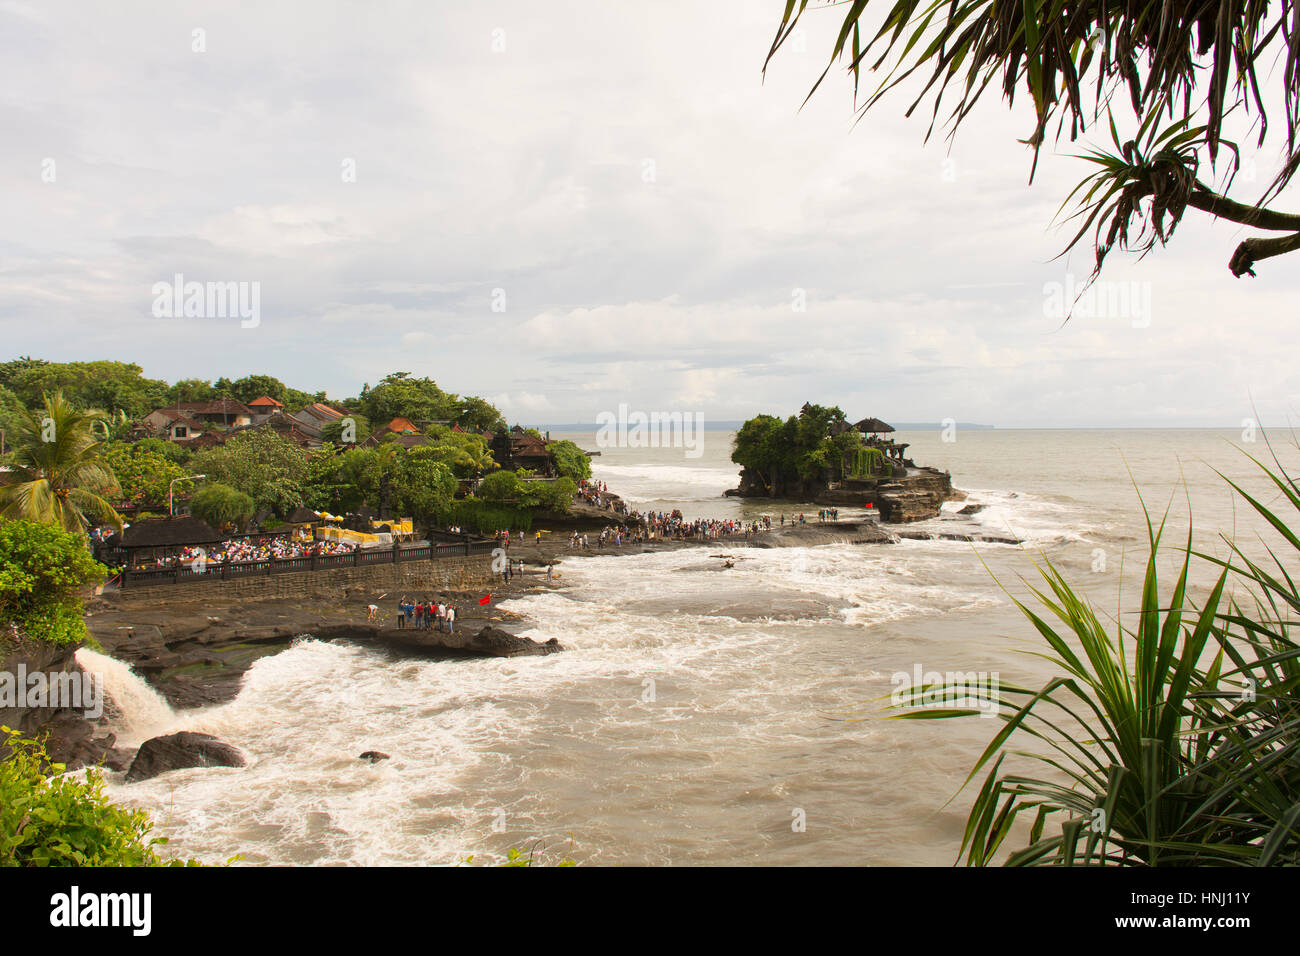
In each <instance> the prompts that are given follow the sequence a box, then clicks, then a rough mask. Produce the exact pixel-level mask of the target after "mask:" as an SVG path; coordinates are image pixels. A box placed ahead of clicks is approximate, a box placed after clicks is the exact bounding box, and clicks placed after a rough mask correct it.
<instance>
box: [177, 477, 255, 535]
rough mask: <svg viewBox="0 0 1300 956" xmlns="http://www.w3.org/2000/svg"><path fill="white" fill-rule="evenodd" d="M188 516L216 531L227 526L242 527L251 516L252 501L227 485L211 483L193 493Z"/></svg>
mask: <svg viewBox="0 0 1300 956" xmlns="http://www.w3.org/2000/svg"><path fill="white" fill-rule="evenodd" d="M190 514H192V515H194V517H196V518H199V519H201V520H203V521H206V522H207V523H208V524H209V525H211V526H212V527H213V528H216V529H218V530H220V529H221V528H222V527H223V526H225V525H227V524H233V525H242V524H243V523H244V522H246V521H247V520H248V519H249V518H251V517H252V516H253V499H252V498H251V497H249V496H248V495H246V494H244V493H243V492H242V491H236V490H235V489H234V488H231V487H230V486H229V485H223V484H220V483H217V482H213V483H212V484H209V485H204V486H203V487H202V488H200V489H199V490H198V491H196V492H194V497H193V498H191V499H190Z"/></svg>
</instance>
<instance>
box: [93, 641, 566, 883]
mask: <svg viewBox="0 0 1300 956" xmlns="http://www.w3.org/2000/svg"><path fill="white" fill-rule="evenodd" d="M548 659H549V658H529V659H527V660H529V661H532V662H538V663H544V662H545V661H546V660H548ZM479 663H480V662H477V661H467V662H463V663H461V662H456V663H449V662H445V661H419V662H394V661H393V660H392V659H391V658H389V657H388V656H387V655H384V654H379V653H376V652H374V651H371V650H368V649H366V648H362V647H357V646H348V645H336V644H327V643H322V642H318V641H312V640H305V641H300V642H298V643H296V644H295V645H294V646H293V647H291V648H289V649H288V650H286V651H283V652H281V653H280V654H278V655H275V656H272V657H266V658H263V659H261V660H259V661H257V662H256V663H255V664H254V665H253V667H252V668H251V669H250V670H249V672H248V675H247V676H246V678H245V682H244V685H243V687H242V689H241V692H240V695H239V697H237V698H236V699H235V700H233V701H231V702H229V703H227V704H223V705H220V706H217V707H213V708H208V709H206V710H204V711H200V712H196V713H194V714H193V715H191V716H190V717H189V718H188V719H186V720H182V721H181V722H180V725H179V726H180V728H181V729H187V730H195V731H200V732H204V733H211V734H213V735H215V736H217V737H219V738H221V739H222V740H224V741H226V742H228V743H231V744H233V745H235V746H238V747H240V748H241V749H242V750H244V751H245V752H246V753H247V754H248V756H249V757H250V761H249V766H247V767H244V768H202V769H195V770H182V771H174V772H171V773H168V774H164V775H162V776H160V777H157V778H154V779H153V780H149V781H143V782H140V783H136V784H130V785H127V786H121V787H120V788H118V789H117V791H116V792H115V794H114V796H115V799H121V800H123V801H126V802H129V803H131V804H133V805H135V806H143V807H145V808H147V809H150V810H151V811H153V812H154V814H155V815H156V817H157V819H159V820H160V823H161V826H162V829H163V831H164V832H165V833H166V834H167V835H168V836H169V837H171V838H172V846H171V847H169V851H170V852H175V853H181V854H186V855H195V856H199V857H200V858H202V859H205V860H216V859H224V858H226V857H227V856H229V855H230V854H231V853H232V852H235V851H239V852H243V853H244V854H245V856H246V861H247V862H249V863H272V864H275V863H302V862H313V863H320V864H332V863H346V864H360V865H367V864H378V863H450V862H454V861H455V860H456V858H457V856H456V854H457V851H458V850H462V849H464V848H465V847H466V846H469V845H472V844H470V843H468V842H467V841H466V838H465V835H464V834H465V830H464V825H467V824H468V823H471V822H473V821H472V820H471V817H472V816H473V815H474V808H473V807H472V806H470V805H468V804H467V803H466V801H465V799H464V796H465V795H464V794H463V793H462V791H461V789H460V788H459V787H458V785H457V780H458V779H459V778H460V777H461V776H462V775H463V774H464V773H465V772H467V771H468V770H470V769H472V768H474V767H476V766H478V765H480V764H482V763H483V762H484V761H485V760H486V759H490V755H491V753H492V752H493V750H494V749H495V748H496V746H497V745H498V744H499V743H500V742H501V740H502V738H503V735H511V734H514V733H519V732H522V731H523V730H524V727H523V726H522V725H521V723H520V721H519V719H518V715H517V714H515V713H512V712H511V709H509V708H507V707H505V706H504V705H503V704H502V703H501V702H500V698H502V697H503V690H502V688H509V687H510V686H511V683H512V677H515V676H517V675H518V673H519V672H521V671H523V670H526V669H527V668H526V666H524V665H521V664H520V663H519V662H517V661H516V662H514V663H509V662H505V661H501V662H482V663H487V664H489V665H492V664H495V665H497V666H489V667H486V668H480V667H476V665H478V664H479ZM395 671H396V672H397V673H399V674H404V675H405V679H395ZM512 672H513V673H512ZM366 750H379V751H382V752H385V753H388V754H390V755H391V759H390V760H385V761H381V762H379V763H376V764H373V765H372V764H369V763H365V762H362V761H360V760H358V755H359V754H360V753H361V752H363V751H366ZM489 823H490V820H489ZM412 832H416V833H420V834H421V838H420V839H415V838H412V839H409V840H408V839H405V838H403V834H406V833H412Z"/></svg>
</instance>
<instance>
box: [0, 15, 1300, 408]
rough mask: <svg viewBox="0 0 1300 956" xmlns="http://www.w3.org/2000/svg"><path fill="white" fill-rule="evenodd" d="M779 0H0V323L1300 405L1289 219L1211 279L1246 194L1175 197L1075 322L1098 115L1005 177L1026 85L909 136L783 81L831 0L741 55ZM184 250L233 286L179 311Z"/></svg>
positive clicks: (313, 360) (1240, 232)
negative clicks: (1164, 226)
mask: <svg viewBox="0 0 1300 956" xmlns="http://www.w3.org/2000/svg"><path fill="white" fill-rule="evenodd" d="M782 7H783V4H782V3H781V2H779V0H708V2H705V0H656V2H654V3H637V2H633V0H608V2H603V3H590V2H588V3H576V2H568V0H551V2H548V3H545V4H539V3H536V2H504V0H475V2H474V3H472V4H470V3H450V2H434V0H425V2H420V3H385V2H373V3H351V2H346V3H345V2H313V3H292V2H277V3H270V4H253V3H247V4H235V3H229V2H223V3H219V4H206V3H184V4H175V3H150V4H141V3H129V2H128V3H114V4H93V3H89V2H87V3H77V4H72V3H59V2H53V3H41V4H35V3H32V4H26V3H20V2H13V0H0V80H2V81H3V82H2V83H0V323H3V338H4V344H5V347H4V349H3V350H0V351H2V352H3V353H4V355H3V357H4V358H11V357H16V356H18V355H24V354H31V355H36V356H40V357H44V358H47V359H51V360H56V361H72V360H91V359H101V358H104V359H117V360H122V361H134V362H136V363H138V364H139V365H141V366H142V367H143V369H144V371H145V374H146V375H148V376H150V377H155V378H163V379H166V380H168V381H175V380H178V379H182V378H203V379H214V378H217V377H220V376H226V377H229V378H232V379H233V378H238V377H241V376H243V375H246V374H250V373H268V374H272V375H274V376H276V377H277V378H279V379H281V380H282V381H284V382H285V383H286V384H288V385H291V386H293V387H296V388H300V389H304V390H308V391H316V390H320V389H324V390H326V391H327V392H328V393H329V395H330V396H331V397H332V398H335V399H340V400H341V399H343V398H346V397H349V396H353V395H356V394H357V393H358V392H359V391H360V389H361V386H362V384H363V383H370V384H371V385H373V384H375V383H376V382H377V381H378V380H379V379H380V378H381V377H382V376H383V375H384V374H386V373H388V372H392V371H408V372H410V373H412V374H413V375H427V376H429V377H431V378H433V379H435V380H436V381H437V382H438V383H439V384H440V385H441V386H442V387H444V388H446V389H448V390H450V391H454V392H458V393H461V394H474V395H482V396H484V397H486V398H488V399H490V400H491V401H493V402H495V403H496V404H498V405H499V406H500V407H501V408H502V410H503V411H504V412H505V414H506V416H507V417H508V418H509V419H510V420H511V421H521V422H523V423H525V424H529V423H531V424H539V425H542V424H549V423H561V422H563V423H576V422H587V421H591V422H594V421H595V420H596V416H597V415H599V414H600V413H601V412H607V411H608V412H616V411H617V409H618V408H619V406H620V405H626V406H627V407H628V408H629V409H633V410H640V411H644V412H654V411H660V412H684V413H686V412H689V413H694V414H696V415H699V416H701V417H702V418H704V419H705V420H706V421H722V420H739V419H744V418H747V417H749V416H751V415H754V414H758V413H760V412H767V413H774V414H779V415H782V416H784V415H787V414H790V413H792V412H795V411H796V410H797V409H798V408H799V406H800V405H802V404H803V403H804V402H805V401H812V402H815V403H819V404H824V405H839V406H841V407H842V408H843V409H844V410H845V411H846V413H847V414H848V415H849V417H850V419H851V420H856V419H857V418H860V417H863V416H867V415H873V416H877V417H880V418H883V419H885V420H886V421H889V420H891V419H896V420H901V421H909V422H920V421H935V422H937V421H941V420H943V419H948V418H952V419H955V420H959V421H964V422H981V423H987V424H994V425H997V426H1000V427H1086V426H1092V427H1113V426H1114V427H1118V426H1134V427H1177V426H1183V427H1196V426H1224V427H1236V426H1238V425H1239V424H1240V423H1241V422H1243V421H1244V420H1246V419H1256V418H1258V419H1262V420H1263V421H1264V422H1266V423H1281V422H1288V421H1293V420H1295V419H1296V417H1297V415H1296V414H1295V413H1296V412H1297V411H1300V372H1297V369H1296V364H1295V362H1294V358H1293V353H1292V352H1291V351H1290V347H1291V346H1292V345H1293V343H1294V341H1295V337H1294V335H1293V333H1292V329H1293V327H1294V325H1295V322H1296V305H1295V303H1296V301H1297V300H1296V293H1297V291H1298V289H1300V281H1298V267H1300V256H1297V255H1291V256H1289V257H1281V258H1277V259H1272V260H1269V261H1267V262H1264V263H1261V264H1260V265H1259V266H1258V267H1257V271H1258V272H1259V277H1258V278H1255V279H1250V278H1246V279H1235V278H1233V276H1232V274H1231V273H1230V272H1229V271H1228V269H1227V262H1228V259H1229V257H1230V256H1231V254H1232V250H1233V248H1235V246H1236V244H1237V243H1238V242H1240V241H1241V240H1242V239H1244V238H1247V237H1248V236H1249V235H1251V234H1252V233H1250V232H1249V231H1248V230H1244V229H1242V228H1241V227H1238V226H1236V225H1234V224H1232V223H1226V222H1223V223H1219V222H1213V221H1210V220H1208V219H1207V218H1206V217H1204V216H1200V215H1194V216H1193V217H1191V218H1188V219H1186V220H1185V221H1184V223H1183V224H1182V225H1181V226H1180V227H1179V230H1178V232H1177V234H1176V236H1175V239H1174V241H1173V243H1172V244H1171V245H1170V246H1169V247H1168V248H1167V249H1157V250H1155V251H1154V252H1153V253H1151V255H1149V256H1148V257H1146V258H1145V259H1144V260H1142V261H1140V262H1139V261H1136V259H1135V257H1131V256H1130V257H1125V256H1122V255H1121V254H1118V253H1116V254H1114V255H1112V257H1111V259H1110V261H1109V262H1108V265H1107V268H1106V272H1105V273H1104V275H1103V281H1104V283H1106V285H1104V286H1103V287H1102V293H1103V296H1104V297H1103V298H1101V299H1099V304H1098V305H1097V306H1096V307H1095V308H1092V309H1084V310H1083V312H1082V314H1080V313H1078V312H1076V315H1075V316H1074V317H1073V318H1072V319H1071V320H1070V321H1069V322H1063V321H1062V317H1061V315H1060V311H1059V308H1058V305H1059V303H1060V302H1061V301H1062V297H1063V295H1064V296H1065V297H1069V298H1072V297H1073V291H1072V290H1074V289H1077V288H1078V287H1079V285H1080V284H1081V283H1082V282H1083V280H1084V279H1085V278H1086V277H1087V276H1088V274H1089V272H1090V271H1091V268H1092V261H1091V257H1090V255H1089V254H1088V252H1087V250H1086V249H1085V250H1083V251H1082V252H1075V253H1074V254H1072V255H1071V256H1070V257H1068V258H1057V257H1058V254H1059V253H1060V252H1061V251H1062V249H1063V248H1064V247H1065V245H1066V243H1067V241H1068V239H1069V237H1070V235H1071V234H1072V231H1071V230H1069V229H1068V228H1067V227H1064V226H1062V225H1060V224H1059V222H1057V221H1056V220H1055V217H1056V214H1057V210H1058V207H1059V206H1060V204H1061V202H1062V200H1063V199H1064V198H1065V196H1066V195H1067V194H1068V193H1069V191H1070V189H1071V188H1073V186H1074V184H1075V183H1076V182H1077V181H1078V180H1079V179H1080V178H1082V176H1083V175H1084V174H1085V173H1086V166H1085V164H1084V163H1083V162H1081V161H1080V160H1078V159H1077V158H1074V156H1073V155H1072V154H1075V153H1077V152H1079V151H1081V149H1082V148H1083V147H1084V146H1085V145H1086V144H1085V143H1083V142H1079V143H1075V144H1070V143H1068V142H1063V143H1062V144H1060V145H1059V146H1058V147H1057V148H1056V149H1055V150H1053V151H1049V152H1045V153H1044V155H1043V156H1042V158H1041V160H1040V162H1039V168H1038V172H1037V174H1036V176H1035V179H1034V182H1033V184H1032V186H1030V185H1029V184H1028V178H1029V170H1030V161H1031V154H1030V153H1029V151H1028V150H1027V149H1026V147H1024V146H1023V145H1021V144H1020V143H1019V142H1017V140H1018V139H1023V138H1024V137H1025V135H1026V134H1027V133H1028V132H1029V131H1030V128H1031V126H1032V123H1031V122H1030V119H1031V117H1030V116H1028V115H1027V114H1026V112H1025V111H1024V109H1023V103H1019V102H1018V104H1017V107H1016V109H1015V110H1010V109H1008V108H1007V107H1006V105H1005V103H1004V102H1003V101H1000V100H996V99H993V98H989V99H988V100H987V102H986V103H985V104H984V105H982V106H981V107H980V108H979V109H978V110H977V111H976V113H974V114H972V116H971V118H970V119H969V120H968V122H967V123H966V124H964V125H963V127H962V129H961V130H960V131H959V133H958V135H957V137H956V139H955V141H953V142H952V143H949V142H947V141H946V140H945V139H944V138H943V137H942V136H935V137H934V138H933V139H932V140H931V142H930V143H929V144H928V145H927V144H925V143H924V142H923V141H924V137H925V126H926V119H925V117H924V116H923V115H922V114H921V112H920V111H919V112H918V114H917V115H916V116H915V117H914V118H913V119H910V120H909V119H907V118H906V117H905V116H904V115H903V114H904V111H905V109H906V107H907V105H908V104H909V102H910V99H911V98H910V97H908V96H906V95H896V96H894V97H892V98H891V99H888V100H886V101H885V102H884V103H883V104H882V105H881V106H879V107H878V108H877V109H875V110H873V111H872V113H871V114H870V115H868V116H867V117H866V119H865V120H863V121H862V122H860V123H856V124H855V122H854V121H855V114H854V106H853V91H852V85H851V82H850V81H849V80H848V79H847V78H846V77H844V76H842V75H841V74H839V73H837V72H832V74H831V76H829V77H828V78H827V80H826V82H825V83H824V84H823V86H822V88H821V90H819V92H818V93H817V94H816V95H815V96H814V97H813V98H812V100H811V101H809V103H808V104H807V105H806V106H804V107H803V108H802V109H801V104H802V103H803V100H804V97H805V95H806V94H807V93H808V91H809V89H810V88H811V85H812V83H813V82H814V81H815V80H816V78H817V76H818V75H819V74H820V72H821V70H822V69H823V68H824V67H825V65H826V61H827V58H828V55H829V51H830V46H831V43H832V39H833V34H834V31H835V28H836V26H837V25H838V22H839V21H838V19H837V17H836V12H835V11H828V12H820V13H818V12H814V13H810V14H809V15H808V16H807V18H806V22H807V26H805V27H803V28H801V32H800V33H799V34H798V36H796V37H795V38H792V42H791V43H790V44H788V47H787V49H786V50H784V51H782V52H781V53H780V54H779V55H778V57H777V59H776V60H775V61H774V63H773V65H772V67H771V68H770V69H769V70H768V73H767V75H766V77H764V75H763V71H762V67H763V61H764V57H765V54H766V52H767V48H768V46H769V44H770V42H771V39H772V35H773V32H774V31H775V28H776V24H777V23H778V22H779V18H780V12H781V9H782ZM908 89H911V90H916V88H915V87H911V88H908ZM1021 100H1023V97H1021ZM1279 125H1280V123H1279ZM1250 159H1251V161H1252V165H1251V166H1250V167H1249V169H1250V172H1251V175H1257V176H1258V178H1259V180H1260V183H1261V185H1262V183H1263V182H1264V181H1266V180H1267V179H1268V178H1269V177H1270V175H1271V172H1272V170H1273V169H1274V168H1276V165H1277V156H1276V155H1275V152H1274V151H1271V150H1265V151H1264V152H1261V153H1259V154H1258V158H1257V159H1256V158H1255V157H1254V156H1253V155H1252V156H1251V157H1250ZM1293 198H1294V197H1293V196H1292V195H1291V194H1290V193H1286V194H1284V195H1283V197H1282V200H1281V201H1280V202H1279V203H1278V204H1277V205H1278V206H1279V207H1280V208H1284V209H1294V208H1296V206H1297V205H1298V204H1296V203H1294V202H1292V203H1291V204H1290V205H1288V203H1287V200H1288V199H1293ZM177 275H180V276H182V277H183V281H184V282H197V283H231V282H233V283H240V284H241V285H240V286H239V287H238V288H239V289H241V290H243V291H244V292H245V294H246V295H249V296H251V295H252V290H254V289H255V290H256V294H257V299H256V302H257V306H258V307H257V310H256V320H255V321H253V320H251V319H248V318H241V316H240V315H238V314H235V315H221V314H211V313H212V312H213V311H220V310H218V309H206V310H200V311H204V312H205V314H201V315H188V316H187V315H185V314H183V313H184V311H185V310H184V309H179V310H175V311H176V312H177V313H179V314H167V309H166V306H165V305H160V302H159V298H160V292H159V288H160V286H159V284H160V283H163V284H167V285H170V284H172V283H173V282H174V277H175V276H177ZM248 301H249V303H250V304H251V302H252V300H251V299H250V300H248ZM160 313H161V314H160ZM249 314H250V315H251V313H249Z"/></svg>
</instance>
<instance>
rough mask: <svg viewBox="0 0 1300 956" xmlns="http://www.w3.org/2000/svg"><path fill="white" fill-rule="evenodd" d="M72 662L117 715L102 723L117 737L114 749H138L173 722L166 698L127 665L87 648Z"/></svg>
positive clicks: (174, 720) (174, 719)
mask: <svg viewBox="0 0 1300 956" xmlns="http://www.w3.org/2000/svg"><path fill="white" fill-rule="evenodd" d="M76 659H77V663H78V664H80V665H81V668H82V670H84V671H85V672H86V673H88V674H90V675H92V677H93V678H94V680H95V681H96V682H97V683H98V684H99V689H100V691H101V692H102V693H103V694H104V695H105V696H106V697H109V698H111V699H112V701H113V703H114V704H115V705H116V707H117V709H118V711H119V713H120V716H118V717H117V718H115V719H114V720H112V721H110V722H106V725H107V729H109V730H111V731H112V732H113V733H114V734H116V735H117V743H118V746H133V745H135V746H138V745H139V744H141V743H143V742H144V741H146V740H148V739H149V738H150V737H155V736H158V735H159V734H162V733H165V732H166V731H167V730H168V728H170V727H171V726H172V725H173V724H175V723H176V719H177V718H176V714H175V712H173V711H172V708H171V705H170V704H168V703H167V699H166V698H165V697H163V696H162V694H160V693H158V692H157V691H156V690H154V689H153V688H152V687H151V686H149V684H147V683H146V682H145V680H144V678H143V677H141V676H140V675H139V674H137V673H136V672H135V670H134V669H132V667H131V666H130V665H129V664H126V663H124V662H122V661H119V660H117V659H116V658H114V657H109V656H108V655H106V654H101V653H99V652H98V651H92V650H91V649H90V648H88V647H81V648H78V649H77V653H76Z"/></svg>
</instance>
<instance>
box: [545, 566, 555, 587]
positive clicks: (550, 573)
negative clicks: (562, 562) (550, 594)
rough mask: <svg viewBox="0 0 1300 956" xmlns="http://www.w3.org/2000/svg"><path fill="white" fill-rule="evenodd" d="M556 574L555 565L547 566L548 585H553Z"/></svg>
mask: <svg viewBox="0 0 1300 956" xmlns="http://www.w3.org/2000/svg"><path fill="white" fill-rule="evenodd" d="M554 572H555V565H553V564H548V565H547V566H546V583H547V584H550V583H551V580H552V579H553V577H554Z"/></svg>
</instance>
